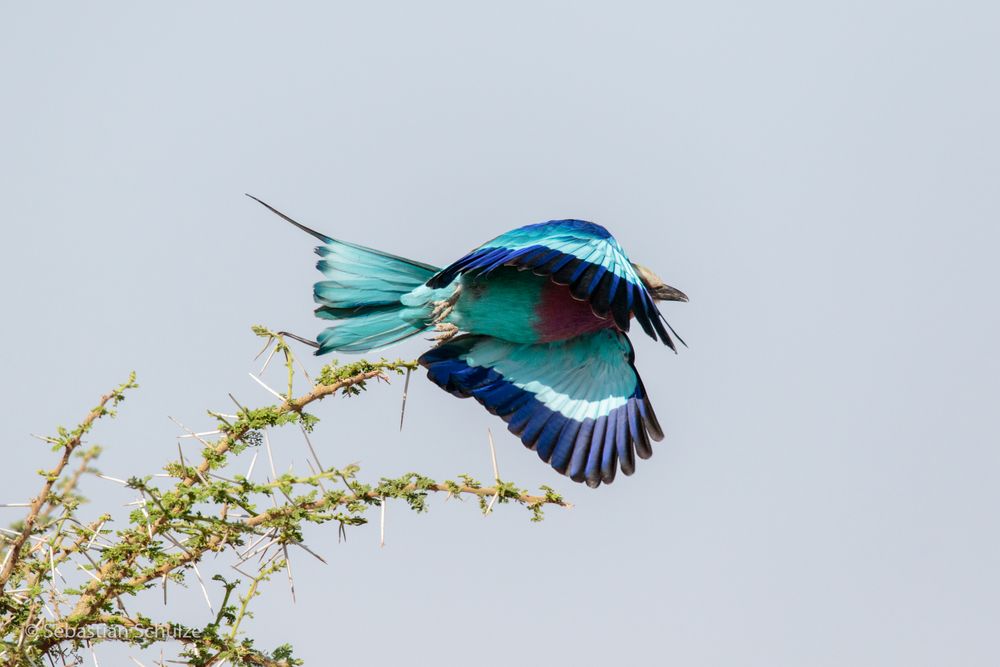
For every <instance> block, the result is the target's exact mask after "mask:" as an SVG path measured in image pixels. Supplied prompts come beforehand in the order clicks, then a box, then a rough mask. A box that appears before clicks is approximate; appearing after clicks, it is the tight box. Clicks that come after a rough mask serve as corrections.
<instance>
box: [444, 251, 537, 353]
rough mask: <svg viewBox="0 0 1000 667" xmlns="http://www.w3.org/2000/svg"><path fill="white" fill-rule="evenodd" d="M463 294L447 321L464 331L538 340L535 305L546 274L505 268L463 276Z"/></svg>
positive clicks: (519, 339) (507, 337)
mask: <svg viewBox="0 0 1000 667" xmlns="http://www.w3.org/2000/svg"><path fill="white" fill-rule="evenodd" d="M460 280H461V285H462V294H461V296H460V297H459V299H458V301H457V302H456V303H455V308H454V310H453V311H452V312H451V314H450V315H449V316H448V318H447V319H448V321H449V322H451V323H453V324H454V325H455V326H457V327H458V328H459V329H462V330H463V331H474V332H475V333H477V334H483V335H486V336H494V337H496V338H502V339H504V340H508V341H511V342H514V343H536V342H538V340H539V338H538V333H537V332H536V330H535V323H536V307H537V305H538V304H539V302H540V300H541V293H542V288H543V287H544V286H545V285H546V283H547V282H548V280H549V279H548V278H547V277H543V276H536V275H535V274H534V273H532V272H530V271H518V270H517V269H515V268H512V267H502V268H500V269H497V270H495V271H493V272H492V273H490V275H489V276H487V277H486V278H475V277H469V276H465V275H463V276H462V277H461V278H460Z"/></svg>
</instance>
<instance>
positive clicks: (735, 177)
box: [0, 1, 1000, 667]
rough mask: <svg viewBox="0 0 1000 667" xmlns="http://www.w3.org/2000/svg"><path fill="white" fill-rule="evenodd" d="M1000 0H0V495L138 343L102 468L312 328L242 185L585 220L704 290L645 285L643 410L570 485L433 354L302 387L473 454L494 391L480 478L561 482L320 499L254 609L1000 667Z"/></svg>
mask: <svg viewBox="0 0 1000 667" xmlns="http://www.w3.org/2000/svg"><path fill="white" fill-rule="evenodd" d="M998 28H1000V10H998V9H997V5H996V4H995V3H988V2H978V3H977V2H971V1H959V2H949V3H944V2H912V1H911V2H877V1H876V2H842V1H841V2H820V3H816V2H813V3H802V2H774V1H771V2H735V1H718V2H702V3H690V2H686V3H652V2H650V3H603V4H600V5H599V4H595V3H584V2H564V3H557V2H532V3H518V2H514V3H510V2H508V3H492V4H486V3H468V2H449V3H443V2H423V3H388V4H387V3H305V2H303V3H261V2H214V3H182V2H177V3H170V4H169V6H168V5H167V4H160V5H150V4H147V3H125V2H119V3H111V2H108V3H99V4H98V3H61V4H58V3H18V4H13V3H9V4H7V5H5V6H4V8H3V9H2V10H0V63H2V65H0V84H2V90H3V97H4V103H3V105H0V128H2V130H0V131H2V135H0V137H2V142H0V143H2V148H0V184H2V185H0V190H2V192H3V202H4V214H3V220H4V222H3V232H4V240H5V244H4V248H5V252H4V259H3V262H0V273H2V275H0V278H2V283H3V285H5V291H4V294H5V304H4V305H5V313H6V315H5V319H4V321H5V326H3V327H2V328H0V344H2V347H3V349H5V350H6V351H7V354H6V357H5V360H4V368H5V371H6V374H5V381H4V382H3V383H2V384H0V396H2V404H3V405H4V406H5V409H6V414H7V418H6V419H4V420H2V422H0V442H2V443H3V445H2V446H3V447H4V453H5V454H6V456H5V457H4V458H5V461H6V462H7V464H6V467H5V469H4V472H3V479H2V482H0V489H2V495H3V498H0V502H12V501H16V500H23V499H24V498H25V497H26V496H27V495H28V494H30V493H31V492H32V491H33V490H34V489H35V487H36V482H35V478H34V477H33V476H32V474H31V473H32V472H33V471H34V470H36V469H37V468H39V467H41V466H43V465H48V461H49V458H50V457H51V454H50V453H48V452H47V449H46V448H45V447H44V446H40V445H39V443H37V442H36V441H34V440H32V439H31V438H30V437H29V436H28V434H29V433H31V432H41V433H44V432H51V431H53V430H54V428H55V426H56V425H57V424H67V423H71V422H73V421H74V420H77V419H79V418H80V417H82V415H83V414H84V413H85V411H86V409H87V408H89V407H90V406H91V405H92V404H93V403H94V401H95V399H96V398H97V396H98V395H99V394H100V393H102V392H103V391H104V390H106V389H107V388H109V387H110V386H112V385H113V384H116V383H117V382H120V381H121V380H122V379H124V377H125V375H126V374H127V372H128V370H129V369H132V368H134V369H136V370H137V371H138V374H139V380H140V382H141V384H142V389H141V390H140V391H139V392H138V393H137V394H136V395H135V396H134V397H133V398H132V399H130V400H129V401H128V402H127V403H126V404H125V406H124V408H123V414H122V417H121V419H120V420H119V421H118V422H117V423H113V424H102V425H101V426H100V427H99V428H98V429H97V431H96V433H95V439H97V440H99V441H101V442H103V443H104V444H106V446H107V455H106V459H105V461H104V463H103V467H104V468H105V470H106V472H107V473H108V474H111V475H116V476H125V475H128V474H140V473H144V472H146V473H151V472H155V471H156V469H157V467H158V466H159V465H161V464H162V463H163V462H165V461H166V460H168V459H169V458H170V457H171V456H173V455H174V453H175V451H176V450H175V438H174V436H175V435H176V433H177V428H176V427H175V426H174V425H173V424H172V423H170V422H169V421H168V419H167V415H174V416H176V417H178V418H180V419H181V420H183V421H185V422H188V423H191V424H193V425H207V424H208V420H207V418H206V417H205V416H204V410H205V409H206V408H216V409H222V408H224V407H225V406H227V405H228V404H229V399H228V398H227V396H226V393H227V392H230V391H231V392H233V393H234V394H235V395H236V396H237V397H238V398H240V399H241V400H242V401H244V402H247V403H264V402H266V401H267V399H268V396H267V395H266V394H265V393H264V392H262V391H261V390H260V388H259V387H257V386H256V385H254V384H253V383H252V382H251V380H250V379H249V378H248V377H247V371H248V370H252V369H254V368H255V367H256V366H255V365H254V364H253V363H252V361H251V360H252V357H253V355H254V354H255V353H256V351H257V349H258V341H257V340H256V339H254V338H253V337H252V336H251V334H250V333H249V326H250V325H251V324H254V323H258V322H259V323H265V324H268V325H270V326H273V327H276V328H287V329H290V330H293V331H296V332H299V333H303V334H314V333H315V332H317V331H318V330H319V327H320V324H319V322H318V321H315V320H314V319H313V317H312V307H313V306H312V302H311V294H310V287H311V284H312V282H313V281H314V280H315V279H316V278H317V274H315V273H314V269H313V264H314V259H315V258H314V256H313V255H312V252H311V250H312V246H313V240H312V239H311V238H310V237H308V236H306V235H304V234H302V233H301V232H298V231H297V230H295V229H293V228H291V227H290V226H288V225H286V224H284V223H282V222H281V221H279V220H278V219H276V218H275V217H274V216H272V215H270V214H269V213H267V212H266V211H264V210H263V209H261V208H260V207H259V206H258V205H257V204H255V203H253V202H252V201H250V200H248V199H247V198H245V197H244V196H243V193H244V192H250V193H253V194H255V195H257V196H259V197H261V198H263V199H265V200H267V201H269V202H270V203H272V204H274V205H275V206H277V207H279V208H281V209H283V210H285V211H287V212H288V213H289V214H291V215H293V216H295V217H297V218H298V219H300V220H301V221H302V222H304V223H305V224H308V225H310V226H313V227H315V228H317V229H319V230H321V231H324V232H326V233H328V234H330V235H333V236H338V237H341V238H344V239H346V240H350V241H355V242H359V243H363V244H366V245H372V246H376V247H379V248H382V249H385V250H387V251H390V252H394V253H397V254H403V255H408V256H411V257H413V258H415V259H419V260H423V261H426V262H431V263H436V264H445V263H447V262H448V261H450V260H452V259H455V258H457V257H459V256H460V255H461V254H462V253H463V252H464V251H466V250H468V249H469V248H470V247H472V246H474V245H477V244H478V243H480V242H482V241H484V240H486V239H488V238H491V237H493V236H495V235H496V234H498V233H500V232H502V231H505V230H507V229H510V228H512V227H516V226H520V225H523V224H527V223H531V222H538V221H542V220H546V219H551V218H559V217H570V216H571V217H580V218H586V219H590V220H594V221H596V222H600V223H602V224H604V225H605V226H607V227H608V228H609V229H611V230H612V232H613V233H614V234H615V235H616V236H617V237H618V239H619V240H620V241H621V243H622V244H623V246H624V247H625V248H626V250H627V251H628V252H629V253H630V254H631V256H632V257H633V259H635V260H636V261H640V262H642V263H644V264H647V265H649V266H651V267H653V268H654V269H655V270H656V271H657V272H658V273H660V274H661V275H662V276H663V277H664V278H665V279H666V280H667V281H668V282H669V283H671V284H673V285H676V286H678V287H679V288H681V289H682V290H684V291H685V292H687V293H688V294H689V295H690V297H691V302H690V303H688V304H670V305H667V306H666V307H665V311H666V313H667V315H668V318H669V319H670V321H671V323H672V324H673V325H674V326H675V327H676V328H677V330H678V331H679V332H680V333H681V335H682V336H683V337H684V338H685V339H686V340H687V341H688V343H689V344H690V346H691V347H690V349H682V351H681V353H680V354H679V355H677V356H675V355H673V354H671V353H670V352H669V351H668V350H666V349H664V348H663V347H662V346H661V345H659V344H657V343H654V342H652V341H650V340H648V339H646V338H644V337H642V336H641V335H634V336H633V340H634V342H635V344H636V348H637V355H638V367H639V370H640V372H641V373H642V375H643V378H644V380H645V382H646V385H647V388H648V390H649V393H650V395H651V396H652V398H653V400H654V404H655V406H656V409H657V412H658V414H659V416H660V418H661V421H662V423H663V425H664V427H665V429H666V431H667V439H666V441H664V442H663V443H660V444H659V445H658V446H657V447H656V453H655V455H654V456H653V458H652V459H651V460H649V461H644V462H641V465H639V466H638V470H637V472H636V474H635V476H634V477H631V478H619V480H618V481H616V482H615V484H614V485H612V486H611V487H608V488H601V489H599V490H596V491H594V490H590V489H587V488H586V487H584V486H581V485H576V484H573V483H572V482H570V481H569V480H566V479H565V478H562V477H560V476H558V475H556V474H555V473H553V472H552V471H551V470H550V469H549V468H548V467H547V466H546V465H544V464H542V463H540V462H539V461H538V460H537V458H536V456H535V454H534V453H532V452H529V451H527V450H525V449H524V448H523V447H522V446H521V445H520V443H519V442H518V441H517V440H516V438H514V437H513V436H510V435H509V434H507V433H506V431H505V430H504V429H503V425H502V423H501V422H499V420H497V419H496V418H494V417H491V416H490V415H488V414H486V413H485V411H483V410H482V409H481V408H479V407H478V406H477V405H475V404H474V403H472V402H471V401H458V400H455V399H454V398H452V397H450V396H448V395H447V394H445V393H444V392H442V391H440V390H438V389H437V388H436V387H434V386H432V385H431V384H430V383H429V382H427V381H426V380H425V379H424V378H423V376H422V374H421V375H420V376H415V377H414V381H413V382H412V384H411V391H410V399H409V401H410V402H409V405H408V418H407V424H406V428H405V430H404V432H403V433H402V434H399V433H398V432H397V419H398V408H399V399H400V393H401V385H400V384H396V385H394V386H392V387H388V388H386V387H379V388H376V389H374V390H373V391H372V392H370V394H369V395H367V396H366V397H364V398H363V399H362V400H360V401H357V402H354V403H352V404H346V403H344V402H343V401H330V402H327V403H326V404H323V405H322V406H321V407H320V408H319V410H318V414H319V415H320V416H321V417H323V419H324V421H323V424H322V425H321V427H320V429H319V431H318V432H317V435H316V442H317V445H318V447H320V450H321V453H322V456H323V457H324V458H325V459H326V461H329V462H330V463H335V464H346V463H349V462H352V461H360V462H361V464H362V466H363V473H367V475H370V476H378V475H381V474H386V475H397V474H401V473H403V472H406V471H409V470H413V469H415V470H419V471H422V472H425V473H427V474H430V475H433V476H439V477H446V476H450V475H454V474H456V473H459V472H472V473H475V474H479V475H481V476H482V477H488V475H489V456H488V448H487V445H486V429H487V428H488V427H492V428H493V430H494V433H495V434H496V436H497V448H498V455H499V459H500V467H501V472H502V474H503V475H504V476H505V477H508V478H510V479H512V480H514V481H517V482H519V483H523V484H531V485H537V484H542V483H544V484H550V485H552V486H554V487H556V488H557V489H559V490H561V491H564V492H565V494H566V495H567V496H568V498H569V499H570V500H571V501H572V502H574V503H575V504H576V507H575V509H573V510H572V511H568V512H563V511H554V510H553V511H550V512H549V513H548V519H547V521H546V522H545V523H543V524H541V525H533V524H530V523H529V522H528V521H527V515H526V513H523V512H522V511H515V510H509V511H505V512H501V513H499V514H497V515H495V516H493V517H490V518H488V519H484V518H483V517H481V516H479V515H478V514H477V512H476V510H475V508H474V507H472V506H461V505H458V504H457V503H451V502H449V503H448V504H447V505H442V504H441V503H440V501H438V502H435V503H434V504H433V507H432V509H431V512H430V514H429V515H425V516H414V515H408V514H406V513H405V511H404V510H403V508H401V507H400V508H393V507H391V506H390V508H389V516H388V527H387V541H388V544H387V546H386V547H385V548H383V549H379V548H378V546H377V530H376V529H375V528H374V527H369V528H363V529H360V530H357V531H355V532H354V533H353V534H352V537H351V539H350V541H349V542H348V543H347V544H346V545H338V544H337V541H336V530H335V528H334V527H329V529H328V530H326V531H317V532H316V533H315V534H313V535H311V536H310V543H311V544H312V546H314V548H317V549H318V550H320V551H322V552H323V553H324V554H326V556H327V558H328V559H329V560H330V565H328V566H325V567H324V566H321V565H319V564H318V563H315V562H313V561H311V559H309V560H307V559H305V558H302V559H299V560H298V561H297V578H298V580H299V602H298V604H297V605H296V606H294V607H292V606H291V605H290V603H289V601H288V593H287V590H286V589H285V588H284V586H283V584H281V583H280V582H276V584H275V586H274V590H273V591H272V593H270V594H269V595H268V596H267V599H266V606H263V607H261V609H260V610H259V614H258V618H257V620H256V622H255V625H254V626H253V627H254V631H255V633H256V634H257V635H258V637H259V638H260V642H261V644H262V645H263V646H274V645H277V644H280V643H282V642H284V641H290V642H292V643H293V644H294V645H295V646H296V647H297V649H298V652H299V654H300V655H301V656H302V657H305V658H307V660H308V664H314V665H320V664H327V663H328V662H329V660H331V659H332V657H331V656H335V658H336V660H337V661H338V662H358V661H366V662H368V663H375V664H390V663H391V662H394V661H403V660H409V661H411V662H413V661H416V663H421V662H422V661H426V660H430V659H431V658H433V659H434V660H435V661H442V660H444V661H447V660H452V659H455V660H457V659H458V656H466V657H469V658H470V659H475V661H476V663H477V664H478V665H481V666H482V667H492V666H494V665H503V664H512V663H513V664H526V665H535V664H553V665H563V664H566V665H568V664H575V665H598V664H612V663H613V664H637V663H639V662H655V663H656V664H673V665H685V666H706V667H708V666H712V667H714V666H723V665H726V666H728V665H749V666H756V665H759V666H761V667H764V666H767V667H773V666H775V665H788V666H801V665H823V666H826V665H851V666H859V665H886V664H905V665H914V666H916V665H928V666H930V665H942V664H951V665H975V666H979V665H982V666H986V665H996V664H998V663H1000V646H998V640H997V633H996V628H997V627H998V626H1000V570H998V568H997V563H998V558H1000V538H998V536H997V522H996V508H997V507H998V503H1000V488H998V485H997V478H998V472H1000V470H998V467H1000V451H998V436H997V426H998V424H997V402H998V398H1000V361H998V354H997V352H996V344H997V340H998V338H1000V315H998V308H997V297H996V288H997V285H998V284H1000V269H998V268H997V249H998V246H1000V231H998V228H997V221H998V219H1000V195H998V189H997V184H998V178H1000V158H998V155H1000V130H998V124H997V118H998V117H1000V95H998V93H997V86H996V76H997V65H998V62H1000V40H998ZM422 348H423V344H422V343H421V342H419V341H417V342H411V343H410V344H408V345H406V346H403V347H402V349H401V350H400V352H399V353H400V354H402V355H404V356H416V355H417V354H419V352H420V351H421V350H422ZM307 363H309V364H310V367H312V368H318V366H319V362H318V361H316V360H314V359H309V360H307ZM286 442H287V450H286V451H282V452H280V453H279V458H280V459H281V460H280V461H279V465H287V464H288V463H289V462H292V461H294V462H296V463H298V464H302V463H304V461H303V455H302V450H301V447H300V443H298V441H296V440H295V439H294V438H293V437H292V435H291V434H290V435H289V436H288V439H287V441H286ZM88 490H90V491H91V494H92V495H93V496H95V498H97V499H98V500H99V501H102V502H119V500H120V501H121V502H127V501H128V500H130V499H131V498H124V497H121V494H120V493H119V492H117V491H115V490H114V489H106V488H104V487H101V486H97V485H94V484H93V483H92V484H91V486H90V487H89V489H88ZM0 511H4V512H10V511H11V510H0ZM13 518H14V516H13V515H11V517H10V519H11V520H12V519H13ZM2 519H3V517H0V520H2ZM4 521H6V520H4ZM175 600H176V604H179V605H184V608H183V609H182V610H181V612H178V613H183V614H187V615H188V616H187V617H188V618H190V619H191V620H192V622H193V623H194V622H198V623H203V622H204V620H205V619H204V617H205V616H206V615H207V614H208V612H207V610H206V609H205V607H204V605H203V604H202V603H201V601H200V593H198V592H197V591H191V592H190V595H189V596H187V597H185V596H184V595H182V594H178V596H177V597H176V598H175Z"/></svg>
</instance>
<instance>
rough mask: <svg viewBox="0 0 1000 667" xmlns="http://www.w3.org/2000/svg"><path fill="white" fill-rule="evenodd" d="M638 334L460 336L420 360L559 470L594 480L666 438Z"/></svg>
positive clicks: (628, 468) (607, 478)
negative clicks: (555, 338)
mask: <svg viewBox="0 0 1000 667" xmlns="http://www.w3.org/2000/svg"><path fill="white" fill-rule="evenodd" d="M634 360H635V357H634V353H633V351H632V346H631V343H630V342H629V341H628V338H627V337H626V336H625V335H624V334H621V333H619V332H616V331H612V330H608V329H605V330H602V331H598V332H595V333H592V334H587V335H584V336H579V337H577V338H574V339H571V340H568V341H559V342H556V343H544V344H538V345H527V344H517V343H511V342H509V341H504V340H500V339H496V338H491V337H488V336H469V335H466V336H460V337H458V338H455V339H453V340H452V341H450V342H448V343H445V344H443V345H440V346H438V347H436V348H434V349H432V350H430V351H428V352H427V353H425V354H424V355H423V356H422V357H421V358H420V363H421V364H422V365H423V366H425V367H426V368H427V374H428V377H429V378H430V379H431V380H432V381H433V382H434V383H435V384H437V385H439V386H440V387H441V388H443V389H445V390H446V391H448V392H450V393H452V394H454V395H456V396H462V397H472V398H475V399H476V400H477V401H478V402H479V403H480V404H482V405H483V406H484V407H485V408H486V409H487V410H488V411H489V412H491V413H493V414H495V415H498V416H500V417H501V418H502V419H503V420H504V421H506V422H507V428H508V430H510V432H511V433H514V434H515V435H517V436H519V437H520V438H521V441H522V442H523V443H524V445H525V446H526V447H528V448H531V449H534V450H535V451H536V453H537V454H538V457H539V458H541V459H542V460H543V461H546V462H548V463H549V464H550V465H551V466H552V467H553V468H554V469H555V470H556V471H558V472H560V473H562V474H567V475H569V476H570V478H571V479H573V480H574V481H577V482H584V481H585V482H586V483H587V484H588V485H590V486H598V485H600V484H601V483H605V484H608V483H610V482H612V481H613V480H614V478H615V474H616V471H617V469H618V468H619V467H620V468H621V471H622V472H623V473H624V474H626V475H630V474H632V472H633V470H634V468H635V456H636V454H638V455H639V456H640V457H641V458H646V457H647V456H648V455H649V454H651V453H652V449H651V448H650V446H649V441H650V440H660V439H662V437H663V433H662V430H661V429H660V425H659V423H658V422H657V420H656V415H655V414H654V413H653V410H652V406H651V405H650V404H649V401H648V398H647V396H646V391H645V388H644V387H643V385H642V381H641V380H640V379H639V375H638V373H637V372H636V370H635V366H634Z"/></svg>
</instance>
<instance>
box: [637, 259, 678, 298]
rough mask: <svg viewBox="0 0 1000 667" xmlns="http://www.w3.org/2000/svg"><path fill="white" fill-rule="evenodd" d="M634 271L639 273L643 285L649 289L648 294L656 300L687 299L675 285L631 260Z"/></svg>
mask: <svg viewBox="0 0 1000 667" xmlns="http://www.w3.org/2000/svg"><path fill="white" fill-rule="evenodd" d="M632 266H633V267H634V268H635V272H636V273H638V274H639V277H640V278H641V279H642V283H643V285H645V286H646V289H647V290H648V291H649V294H650V296H652V297H653V299H655V300H656V301H687V300H688V298H687V294H685V293H684V292H682V291H680V290H679V289H677V288H676V287H671V286H670V285H668V284H666V283H665V282H663V280H661V279H660V277H659V276H658V275H656V274H655V273H653V272H652V271H650V270H649V269H647V268H646V267H645V266H643V265H642V264H636V263H635V262H632Z"/></svg>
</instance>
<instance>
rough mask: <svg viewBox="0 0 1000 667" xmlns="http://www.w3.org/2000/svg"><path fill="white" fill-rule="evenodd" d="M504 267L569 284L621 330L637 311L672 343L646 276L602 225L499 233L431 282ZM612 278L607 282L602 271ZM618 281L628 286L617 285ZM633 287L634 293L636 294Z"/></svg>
mask: <svg viewBox="0 0 1000 667" xmlns="http://www.w3.org/2000/svg"><path fill="white" fill-rule="evenodd" d="M501 266H516V267H519V268H521V269H525V270H532V271H534V272H535V273H537V274H539V275H547V276H550V277H551V279H552V280H553V281H554V282H556V283H559V284H561V285H570V288H571V290H572V293H573V295H574V296H575V297H576V298H578V299H582V300H586V301H589V302H590V303H591V305H592V307H593V308H594V312H595V313H596V314H597V315H598V316H600V317H607V316H608V315H609V314H610V315H611V316H612V317H613V318H614V320H615V324H616V325H617V326H618V328H619V329H621V330H622V331H628V329H629V323H630V322H629V320H630V317H631V316H633V315H634V316H635V318H636V320H638V322H639V325H640V326H641V327H642V330H643V331H645V332H646V333H647V334H648V335H649V336H651V337H652V338H653V339H659V340H662V341H663V342H664V343H665V344H666V345H668V346H669V347H671V348H674V343H673V339H672V338H671V336H670V334H669V332H668V331H667V329H666V328H664V326H663V323H662V322H661V321H660V320H661V319H662V315H660V313H659V310H658V309H657V308H656V305H655V303H654V302H653V300H652V298H651V297H650V295H649V293H648V291H647V290H646V287H645V285H644V284H643V282H642V279H641V278H639V275H638V273H637V272H636V270H635V268H634V267H633V266H632V262H631V261H629V259H628V257H626V255H625V251H624V250H622V247H621V246H620V245H619V244H618V241H616V240H615V238H614V237H613V236H612V235H611V234H610V233H609V232H608V231H607V230H606V229H604V228H603V227H601V226H600V225H597V224H594V223H592V222H586V221H584V220H551V221H549V222H543V223H539V224H536V225H527V226H525V227H520V228H518V229H514V230H511V231H509V232H507V233H505V234H501V235H500V236H498V237H496V238H495V239H493V240H492V241H489V242H487V243H484V244H483V245H482V246H480V247H479V248H476V249H475V250H472V251H471V252H469V253H468V254H466V255H465V256H464V257H462V258H461V259H459V260H458V261H456V262H454V263H453V264H451V265H450V266H448V267H447V268H445V269H443V270H442V271H440V272H439V273H437V274H436V275H435V276H433V277H431V278H430V279H429V280H428V281H427V285H428V286H430V287H434V288H438V287H444V286H445V285H448V284H450V283H451V282H452V281H453V280H454V279H455V277H456V276H458V275H459V274H461V273H469V274H470V275H473V276H478V275H486V274H489V273H490V272H491V271H494V270H495V269H497V268H499V267H501ZM606 274H611V275H612V276H613V277H612V279H611V280H609V281H608V282H605V281H604V276H605V275H606ZM620 282H624V283H625V286H626V289H624V290H619V289H618V286H619V283H620ZM633 290H635V293H633Z"/></svg>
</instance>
